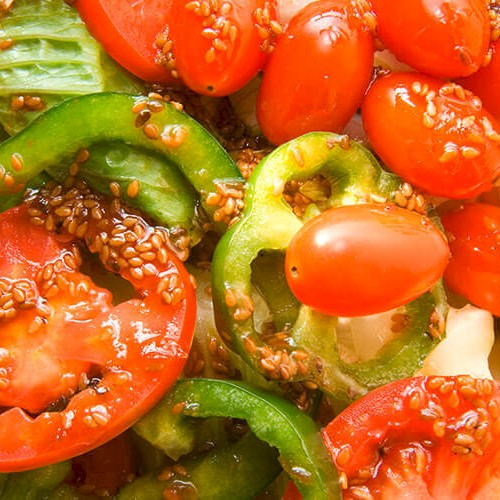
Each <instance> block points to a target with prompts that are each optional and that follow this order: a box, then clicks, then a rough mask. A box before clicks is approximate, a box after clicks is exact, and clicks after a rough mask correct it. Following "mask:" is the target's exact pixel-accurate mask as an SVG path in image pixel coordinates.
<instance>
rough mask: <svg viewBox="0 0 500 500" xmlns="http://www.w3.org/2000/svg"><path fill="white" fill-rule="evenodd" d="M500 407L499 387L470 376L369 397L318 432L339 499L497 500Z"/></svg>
mask: <svg viewBox="0 0 500 500" xmlns="http://www.w3.org/2000/svg"><path fill="white" fill-rule="evenodd" d="M499 407H500V384H499V383H498V382H496V381H493V380H480V379H473V378H471V377H468V376H457V377H437V376H435V377H415V378H410V379H402V380H398V381H396V382H394V383H392V384H389V385H387V386H383V387H380V388H378V389H375V390H374V391H372V392H370V393H369V394H367V395H366V396H365V397H363V398H362V399H360V400H359V401H357V402H356V403H354V404H353V405H351V406H350V407H348V408H347V409H346V410H344V411H343V412H342V413H340V414H339V415H338V416H337V417H335V418H334V419H333V420H332V422H330V424H328V425H327V427H326V428H325V429H324V430H323V438H324V441H325V444H326V445H327V447H328V449H329V451H330V454H331V456H332V459H333V460H334V462H335V465H336V466H337V468H338V470H339V473H340V477H341V482H342V483H343V487H344V498H359V497H357V496H356V493H361V492H365V494H368V493H369V494H371V495H372V496H373V497H375V498H409V497H408V494H409V492H411V496H410V498H429V499H430V498H450V499H451V498H471V499H472V498H497V497H498V495H499V494H500V482H499V479H500V450H499V449H498V447H497V446H496V441H497V439H498V435H499V433H500V420H499V416H498V408H499ZM483 494H485V495H486V496H484V497H483V496H481V495H483ZM487 494H490V495H491V496H489V497H488V496H487Z"/></svg>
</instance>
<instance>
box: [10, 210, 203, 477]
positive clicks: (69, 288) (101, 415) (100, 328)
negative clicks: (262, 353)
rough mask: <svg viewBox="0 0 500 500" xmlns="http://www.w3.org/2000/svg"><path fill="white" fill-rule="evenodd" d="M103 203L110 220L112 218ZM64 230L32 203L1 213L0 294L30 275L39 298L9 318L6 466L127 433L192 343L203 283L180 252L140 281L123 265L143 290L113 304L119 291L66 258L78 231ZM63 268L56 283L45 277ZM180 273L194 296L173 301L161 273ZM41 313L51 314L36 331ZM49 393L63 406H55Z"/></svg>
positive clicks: (49, 458)
mask: <svg viewBox="0 0 500 500" xmlns="http://www.w3.org/2000/svg"><path fill="white" fill-rule="evenodd" d="M41 203H42V204H43V201H42V202H41ZM101 208H102V210H103V219H101V221H100V222H102V220H104V219H106V217H105V216H104V214H105V213H106V212H105V210H106V207H104V205H102V206H101ZM113 220H114V222H116V221H117V220H118V219H117V218H115V219H113ZM100 222H99V223H100ZM104 223H105V224H106V220H104ZM96 226H97V224H96V222H95V221H94V225H92V224H89V229H88V230H87V231H88V232H87V236H89V237H90V238H92V231H101V230H103V226H102V225H101V226H100V229H98V228H97V227H96ZM54 227H59V226H58V225H57V222H55V226H54ZM61 227H62V224H61ZM111 227H114V226H111ZM60 231H61V234H55V233H49V232H48V231H46V230H45V229H44V228H42V227H37V226H34V225H33V224H32V223H31V222H30V215H29V212H28V207H27V206H26V205H21V206H19V207H15V208H13V209H10V210H8V211H6V212H4V213H2V214H0V233H1V234H2V238H1V239H0V253H1V254H2V255H5V256H6V258H5V259H1V260H0V293H1V295H2V296H4V293H5V291H6V290H7V292H9V290H8V289H7V288H6V286H8V285H9V284H12V283H13V282H14V281H15V282H16V283H17V282H18V281H19V280H25V281H26V282H28V283H29V286H30V287H31V289H32V290H33V297H34V298H35V299H36V301H35V304H31V303H30V304H27V303H26V304H24V302H23V304H24V305H22V306H19V308H17V310H15V314H14V316H13V317H7V318H4V317H2V319H0V321H1V322H2V324H1V328H2V349H1V357H0V374H1V384H2V390H1V391H0V397H1V398H2V400H1V402H0V405H1V406H2V409H3V411H2V412H1V413H0V442H1V443H2V446H1V447H0V471H1V472H17V471H22V470H28V469H32V468H36V467H41V466H44V465H47V464H50V463H54V462H59V461H62V460H66V459H68V458H71V457H73V456H76V455H79V454H81V453H85V452H88V451H89V450H92V449H94V448H96V447H97V446H99V445H101V444H103V443H105V442H107V441H109V440H110V439H112V438H114V437H115V436H117V435H118V434H120V433H122V432H123V431H125V430H126V429H127V428H129V427H130V426H131V425H132V424H134V423H135V422H136V421H137V419H138V418H140V417H141V416H142V415H143V414H144V413H146V412H147V411H149V410H150V409H151V408H152V406H153V405H154V404H156V403H157V402H158V400H159V399H160V398H161V397H162V396H163V395H164V393H165V392H166V391H167V390H168V389H169V388H170V386H171V385H172V384H173V383H174V382H175V381H176V380H177V378H178V376H179V375H180V373H181V371H182V368H183V367H184V364H185V362H186V359H187V356H188V352H189V350H190V347H191V342H192V338H193V332H194V324H195V317H196V299H195V292H194V288H193V285H192V282H191V279H190V276H189V274H188V272H187V271H186V269H185V268H184V266H183V265H182V263H181V262H180V261H179V260H178V259H177V258H176V257H175V255H170V254H168V253H167V257H168V259H167V261H166V262H163V264H162V263H160V262H159V261H158V262H155V265H156V266H157V267H156V269H157V270H158V273H157V274H154V275H151V276H144V277H143V279H140V280H139V279H137V278H135V277H133V276H132V275H131V273H130V271H129V270H128V269H125V270H123V271H122V273H121V275H122V277H123V278H125V279H128V280H129V281H130V282H131V284H132V285H133V286H134V288H135V289H136V292H137V294H138V297H133V298H131V299H129V300H126V301H124V302H121V303H120V304H118V305H116V306H113V304H112V302H111V299H112V296H111V293H110V292H109V291H107V290H103V289H100V288H98V287H97V286H96V285H94V283H92V281H91V280H90V278H88V277H87V276H84V275H83V274H82V273H80V272H79V271H78V269H77V267H78V266H76V268H74V269H73V268H72V267H69V268H68V269H66V268H65V267H64V264H63V263H62V261H64V262H65V256H66V254H69V249H68V245H70V244H71V242H72V240H73V237H72V236H71V237H70V236H68V233H64V232H63V231H62V229H60ZM94 236H95V233H94ZM37 254H38V255H37ZM41 259H44V260H41ZM77 260H78V259H76V258H75V257H74V258H73V262H74V263H77ZM58 261H61V262H60V264H58ZM61 266H62V267H61ZM68 266H69V264H68ZM49 267H50V268H51V269H52V271H51V272H50V273H47V271H46V270H47V268H49ZM57 269H59V270H58V271H57ZM54 270H56V272H57V273H59V274H58V277H57V287H56V290H55V291H54V288H53V285H50V286H45V284H47V283H48V282H50V279H51V277H52V274H53V272H54ZM173 275H177V276H178V277H176V281H177V283H178V284H179V287H180V289H181V290H182V291H183V293H184V296H183V298H182V299H181V300H180V301H178V302H176V303H175V304H174V303H172V304H168V305H167V304H166V302H165V301H164V300H162V298H161V296H160V295H159V292H158V291H157V290H158V279H163V278H164V277H167V278H169V277H170V276H173ZM60 278H62V281H59V280H60ZM54 279H55V278H54ZM12 293H13V292H12ZM28 297H30V295H29V294H28ZM139 297H140V298H139ZM30 302H33V301H30ZM37 315H38V316H43V317H44V319H43V321H42V322H41V323H39V325H38V328H37V329H35V330H32V329H31V326H32V324H33V320H34V319H35V318H36V317H37ZM33 360H34V362H32V361H33ZM54 381H55V382H56V383H54ZM92 381H94V382H95V383H93V382H92ZM90 382H92V383H90ZM11 386H12V387H11ZM47 394H49V396H50V399H52V403H53V405H48V406H47V403H48V401H47V400H46V398H47Z"/></svg>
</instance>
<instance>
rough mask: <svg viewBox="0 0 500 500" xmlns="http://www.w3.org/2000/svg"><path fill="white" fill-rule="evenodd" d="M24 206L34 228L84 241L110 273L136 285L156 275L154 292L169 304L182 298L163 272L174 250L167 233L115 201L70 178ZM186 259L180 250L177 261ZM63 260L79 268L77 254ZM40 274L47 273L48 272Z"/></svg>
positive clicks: (175, 278) (174, 278) (173, 276)
mask: <svg viewBox="0 0 500 500" xmlns="http://www.w3.org/2000/svg"><path fill="white" fill-rule="evenodd" d="M26 203H27V204H28V212H29V214H30V217H31V222H32V223H33V224H35V225H38V226H41V225H43V226H44V227H45V228H46V229H47V230H48V231H56V232H65V233H67V234H70V235H72V236H74V237H75V238H76V239H80V240H84V241H85V242H86V244H87V246H88V248H89V250H90V251H91V252H94V253H97V254H98V255H99V258H100V260H101V261H102V263H103V264H104V265H105V267H107V268H108V269H110V270H111V271H112V272H120V273H124V272H125V273H126V274H127V275H129V276H130V277H131V278H133V279H134V280H137V281H141V280H143V279H145V278H147V277H151V276H156V277H157V279H158V285H157V293H158V294H159V295H160V296H161V297H162V299H163V301H164V302H165V303H167V304H175V303H178V302H179V301H180V300H182V299H183V297H184V288H183V286H182V283H181V279H180V277H179V275H178V274H177V273H176V272H171V271H164V269H165V267H166V265H167V263H168V262H169V260H170V257H169V254H170V251H172V250H174V246H173V245H172V243H171V241H170V238H169V234H168V231H167V230H166V229H164V228H161V227H151V226H149V225H148V224H147V223H146V222H145V221H144V220H143V219H142V217H140V216H139V215H136V214H134V213H131V212H129V211H127V210H125V209H124V208H122V206H121V203H120V200H119V199H117V198H114V199H107V198H105V197H104V196H102V195H99V194H97V193H94V192H92V191H91V190H90V189H89V187H88V186H87V185H86V184H85V183H84V182H83V181H80V180H75V179H73V178H70V182H68V183H67V185H66V186H62V185H60V184H56V183H55V182H49V183H47V185H46V186H45V187H44V188H42V189H41V190H40V191H38V192H36V193H35V194H34V195H32V196H31V197H29V198H28V199H27V200H26ZM179 241H183V240H181V239H179ZM184 243H185V242H184ZM188 254H189V250H188V249H187V248H184V249H183V252H182V253H181V255H180V256H181V257H185V258H187V255H188ZM63 260H64V262H65V263H68V262H69V263H72V262H74V264H75V266H78V265H79V258H78V257H77V256H76V254H75V255H73V256H70V255H68V254H66V255H65V256H64V258H63ZM52 267H54V270H55V266H52ZM51 269H52V268H51ZM44 273H45V274H47V275H48V274H50V273H48V271H47V270H44ZM45 274H44V276H45ZM46 279H47V278H46ZM55 279H56V278H55ZM56 281H57V279H56ZM57 283H59V282H58V281H57ZM84 285H85V282H82V283H81V285H78V286H84ZM47 286H48V285H47Z"/></svg>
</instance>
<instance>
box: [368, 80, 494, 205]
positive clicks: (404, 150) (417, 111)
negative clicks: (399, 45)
mask: <svg viewBox="0 0 500 500" xmlns="http://www.w3.org/2000/svg"><path fill="white" fill-rule="evenodd" d="M362 118H363V125H364V128H365V131H366V135H367V137H368V140H369V142H370V144H371V145H372V147H373V149H374V150H375V152H376V153H377V154H378V155H379V156H380V157H381V159H382V160H383V161H384V162H385V164H386V165H387V166H388V168H389V169H390V170H392V171H393V172H395V173H396V174H398V175H399V176H401V177H402V178H404V179H405V180H407V181H408V182H409V183H411V184H413V185H414V186H415V187H418V188H419V189H421V190H423V191H425V192H427V193H429V194H432V195H435V196H444V197H447V198H470V197H472V196H475V195H477V194H479V193H482V192H485V191H488V190H490V189H491V187H492V183H493V181H494V180H495V179H496V177H498V175H499V174H500V125H499V124H498V123H497V122H496V120H495V119H494V118H493V116H491V115H490V114H489V113H488V112H487V111H486V110H485V109H484V108H483V107H482V105H481V101H480V100H479V99H478V98H477V97H475V96H474V95H473V94H472V93H470V92H469V91H467V90H464V89H463V87H461V86H459V85H457V84H453V83H443V82H442V81H440V80H437V79H435V78H432V77H428V76H426V75H423V74H418V73H392V74H389V75H387V76H383V77H380V78H378V79H377V80H376V81H375V82H374V83H373V84H372V85H371V87H370V89H369V91H368V93H367V95H366V97H365V99H364V102H363V105H362Z"/></svg>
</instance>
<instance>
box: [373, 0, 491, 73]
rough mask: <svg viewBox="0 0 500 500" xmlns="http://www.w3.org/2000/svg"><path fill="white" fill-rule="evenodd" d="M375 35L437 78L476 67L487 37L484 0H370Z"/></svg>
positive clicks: (409, 61)
mask: <svg viewBox="0 0 500 500" xmlns="http://www.w3.org/2000/svg"><path fill="white" fill-rule="evenodd" d="M371 3H372V6H373V10H374V12H375V15H376V17H377V35H378V37H379V38H380V39H381V40H382V42H383V43H384V45H385V46H386V47H387V48H388V49H390V50H391V52H393V53H394V54H395V55H396V57H397V58H398V59H399V60H400V61H402V62H405V63H407V64H409V65H410V66H413V67H414V68H415V69H417V70H419V71H422V72H423V73H428V74H430V75H434V76H440V77H450V78H452V77H458V76H466V75H470V74H471V73H474V71H477V70H478V69H479V68H480V66H481V64H482V63H483V60H484V58H485V56H486V53H487V50H488V44H489V41H490V19H489V16H488V9H487V2H485V1H484V0H405V1H404V2H394V1H393V0H372V2H371Z"/></svg>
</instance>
